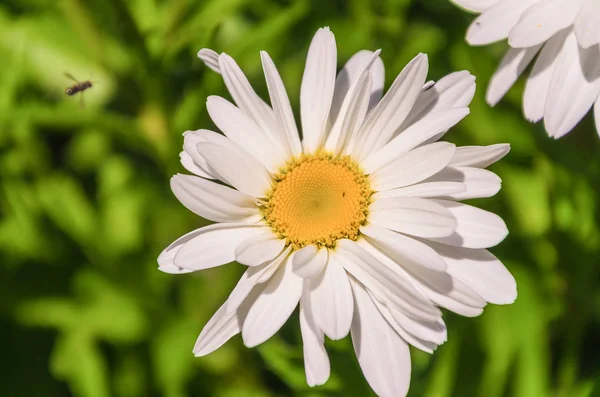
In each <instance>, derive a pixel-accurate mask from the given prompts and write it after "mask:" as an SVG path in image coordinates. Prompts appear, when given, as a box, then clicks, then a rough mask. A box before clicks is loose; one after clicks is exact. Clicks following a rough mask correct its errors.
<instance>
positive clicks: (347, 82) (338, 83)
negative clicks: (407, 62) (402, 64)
mask: <svg viewBox="0 0 600 397" xmlns="http://www.w3.org/2000/svg"><path fill="white" fill-rule="evenodd" d="M373 54H374V52H373V51H368V50H362V51H359V52H357V53H356V54H354V55H353V56H351V57H350V59H349V60H348V62H346V64H345V65H344V67H343V68H342V70H340V72H339V73H338V74H337V78H336V80H335V91H334V93H333V102H332V103H331V111H330V113H329V119H330V121H331V122H332V123H334V122H335V121H336V120H337V117H338V114H339V112H340V109H341V108H342V103H343V102H344V100H345V98H346V94H348V91H349V90H350V87H351V86H352V85H353V84H354V83H355V82H356V81H358V78H359V76H360V75H361V73H362V72H363V71H364V70H365V68H367V65H368V64H369V63H371V60H372V58H373ZM370 70H371V74H372V76H373V83H372V85H371V94H370V100H369V109H372V108H373V107H375V105H376V104H377V103H378V102H379V100H380V99H381V97H382V96H383V84H384V83H385V68H384V66H383V61H382V60H381V58H379V57H377V58H376V59H375V62H373V66H372V67H371V68H370Z"/></svg>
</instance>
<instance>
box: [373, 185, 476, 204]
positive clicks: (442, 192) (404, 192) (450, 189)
mask: <svg viewBox="0 0 600 397" xmlns="http://www.w3.org/2000/svg"><path fill="white" fill-rule="evenodd" d="M466 190H467V187H466V186H465V184H464V183H462V182H422V183H418V184H416V185H412V186H406V187H399V188H397V189H392V190H386V191H385V192H376V193H375V194H373V196H371V198H372V199H373V201H377V200H381V199H384V198H390V197H420V198H429V197H449V196H450V195H452V194H456V193H462V192H464V191H466Z"/></svg>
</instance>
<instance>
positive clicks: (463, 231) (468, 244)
mask: <svg viewBox="0 0 600 397" xmlns="http://www.w3.org/2000/svg"><path fill="white" fill-rule="evenodd" d="M432 201H435V202H436V203H437V204H439V205H441V206H444V207H445V208H446V209H447V210H448V211H450V212H451V213H452V215H453V216H454V217H455V219H456V220H457V221H458V226H457V227H456V230H455V231H454V233H453V234H452V235H450V236H447V237H441V238H430V240H433V241H437V242H440V243H443V244H447V245H451V246H455V247H464V248H474V249H478V248H489V247H493V246H495V245H497V244H499V243H500V242H501V241H502V240H504V239H505V238H506V236H507V235H508V229H507V228H506V224H505V223H504V221H503V220H502V218H500V217H499V216H498V215H496V214H494V213H492V212H488V211H485V210H482V209H479V208H476V207H473V206H471V205H467V204H462V203H457V202H454V201H448V200H432Z"/></svg>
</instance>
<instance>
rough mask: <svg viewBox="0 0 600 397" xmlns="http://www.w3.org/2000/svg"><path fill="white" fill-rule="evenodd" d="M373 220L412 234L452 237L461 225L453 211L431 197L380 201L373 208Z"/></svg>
mask: <svg viewBox="0 0 600 397" xmlns="http://www.w3.org/2000/svg"><path fill="white" fill-rule="evenodd" d="M369 211H370V212H371V213H370V214H369V218H368V220H369V222H371V223H372V224H374V225H376V226H381V227H385V228H388V229H391V230H394V231H397V232H400V233H406V234H410V235H412V236H418V237H425V238H432V237H446V236H451V235H452V234H453V232H454V231H455V229H456V228H457V221H456V218H455V217H454V216H453V214H452V213H451V212H450V211H449V210H448V209H447V208H445V207H444V206H442V205H440V204H439V203H437V202H436V201H434V200H431V199H421V198H416V197H393V198H386V199H383V200H378V201H376V202H374V203H373V204H371V207H370V208H369Z"/></svg>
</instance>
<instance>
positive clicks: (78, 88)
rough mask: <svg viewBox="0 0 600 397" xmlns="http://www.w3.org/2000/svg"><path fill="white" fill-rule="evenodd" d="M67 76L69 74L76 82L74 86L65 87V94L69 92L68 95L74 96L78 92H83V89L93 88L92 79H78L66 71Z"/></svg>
mask: <svg viewBox="0 0 600 397" xmlns="http://www.w3.org/2000/svg"><path fill="white" fill-rule="evenodd" d="M65 76H67V77H68V78H70V79H71V80H73V81H74V82H75V84H73V85H72V86H70V87H67V88H66V89H65V94H67V95H68V96H73V95H75V94H77V93H78V92H83V91H85V90H87V89H88V88H92V81H91V80H86V81H78V80H77V79H76V78H75V77H73V76H72V75H71V74H70V73H65Z"/></svg>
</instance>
